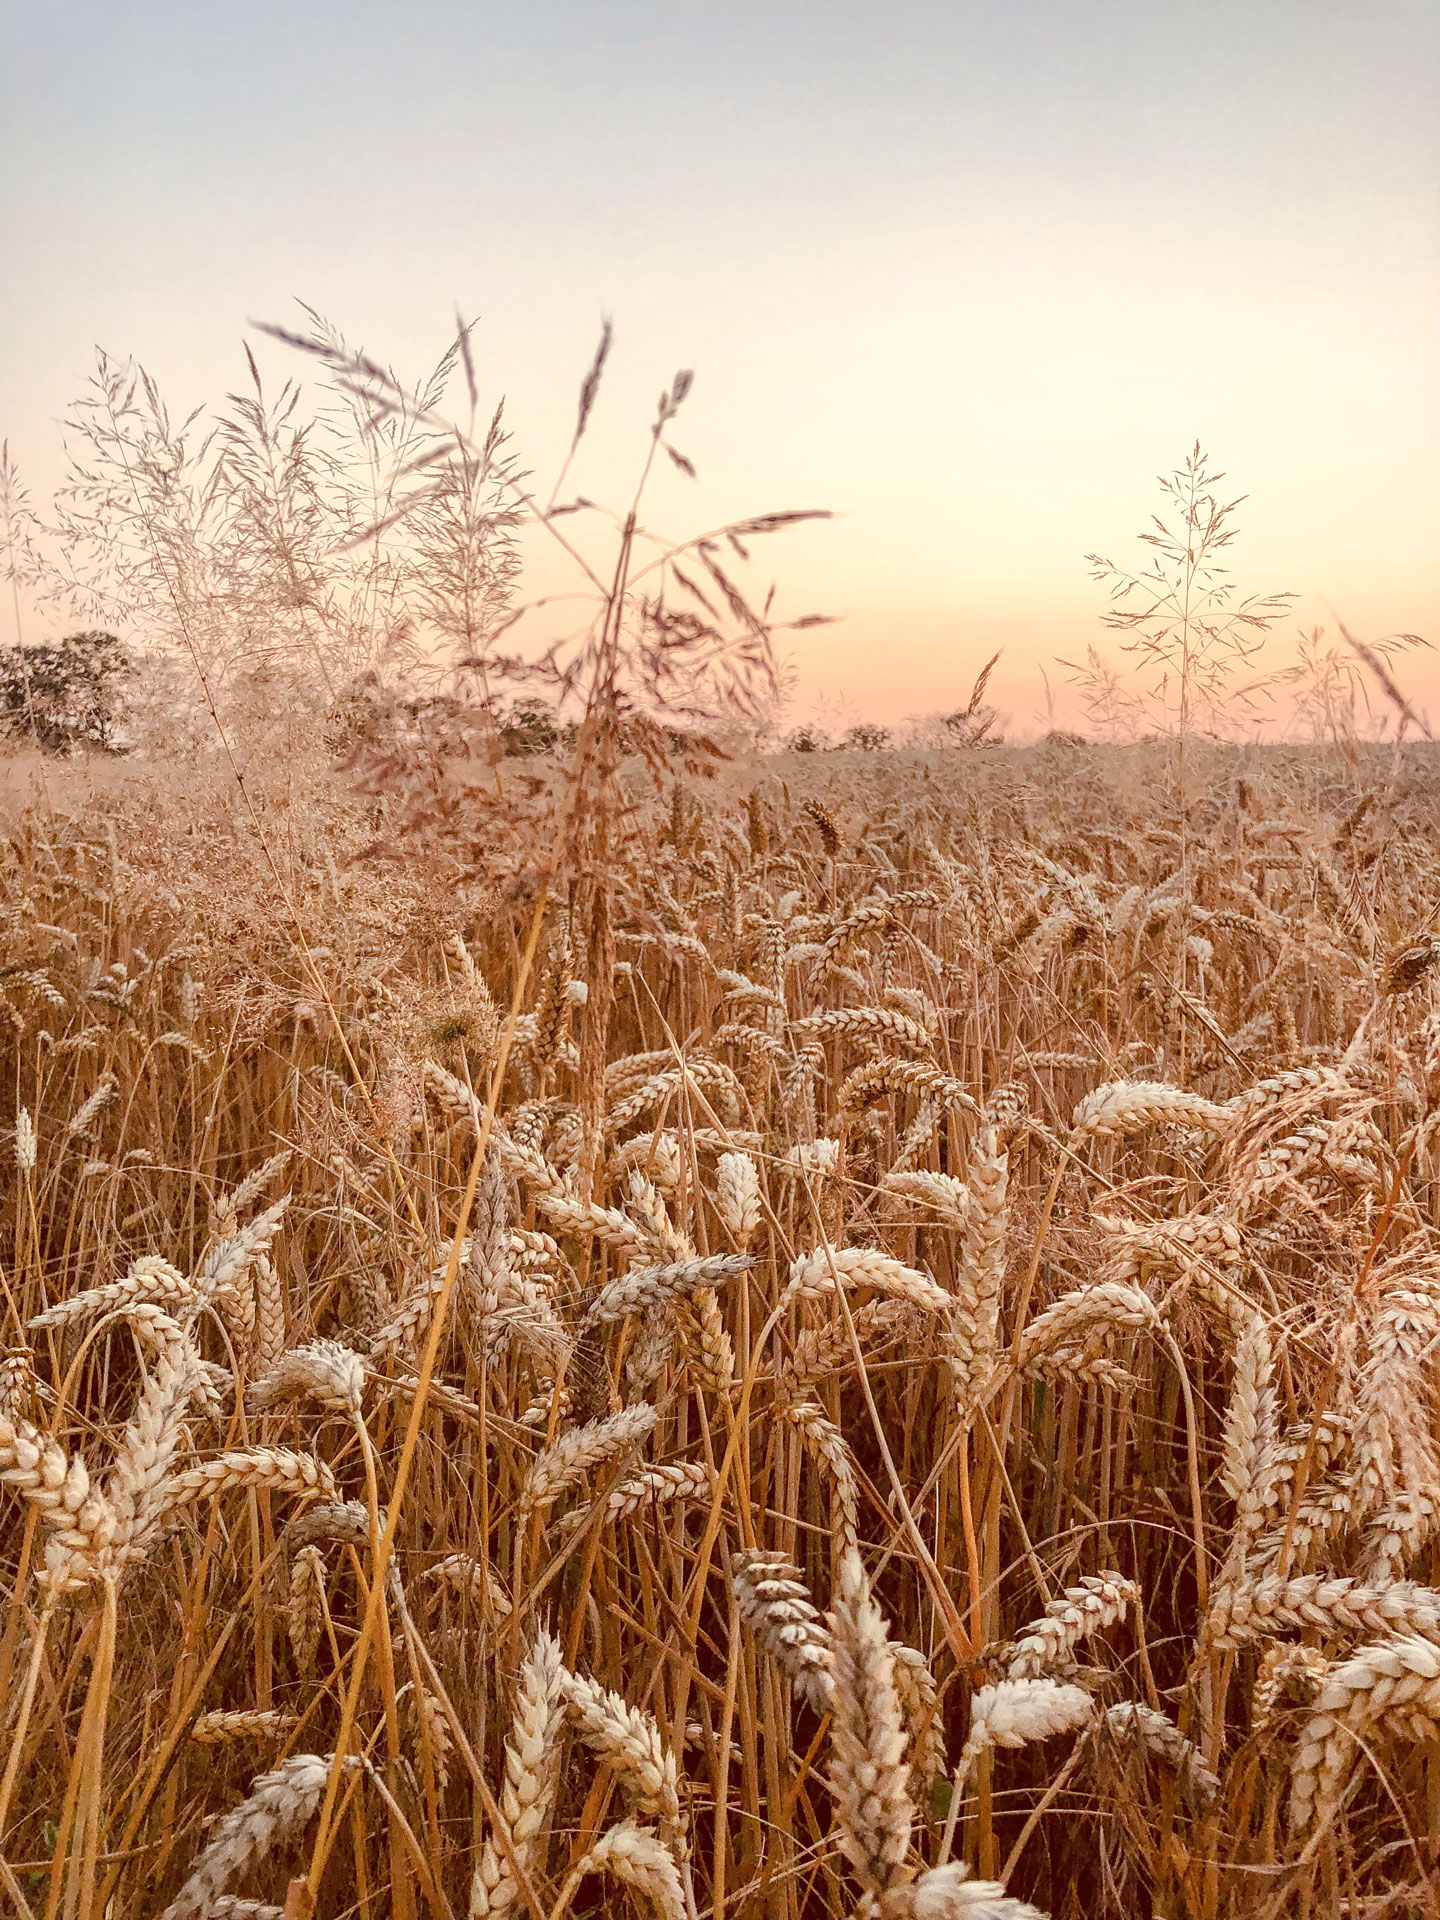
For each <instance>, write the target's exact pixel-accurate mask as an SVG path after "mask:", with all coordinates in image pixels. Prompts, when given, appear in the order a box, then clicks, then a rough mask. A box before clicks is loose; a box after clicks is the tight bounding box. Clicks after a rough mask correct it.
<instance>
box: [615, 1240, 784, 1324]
mask: <svg viewBox="0 0 1440 1920" xmlns="http://www.w3.org/2000/svg"><path fill="white" fill-rule="evenodd" d="M754 1265H755V1256H754V1255H753V1254H749V1253H712V1254H707V1255H705V1256H703V1257H701V1256H697V1257H696V1258H695V1259H693V1260H671V1261H667V1262H666V1263H665V1264H664V1265H663V1266H654V1267H632V1268H631V1269H630V1271H629V1272H628V1273H622V1274H621V1275H620V1276H619V1278H618V1279H615V1280H608V1281H607V1282H606V1283H605V1285H604V1286H603V1287H601V1288H600V1290H599V1292H598V1293H597V1294H596V1295H595V1298H594V1299H593V1300H592V1301H591V1303H590V1309H589V1313H588V1315H587V1318H588V1319H590V1320H591V1321H592V1322H604V1321H609V1320H623V1319H624V1318H625V1316H626V1314H627V1313H643V1312H645V1310H646V1309H647V1308H649V1307H655V1306H660V1305H662V1304H663V1303H664V1302H666V1301H670V1300H674V1299H676V1298H677V1297H678V1296H680V1295H682V1294H687V1293H695V1292H698V1291H699V1290H700V1289H701V1288H702V1287H718V1286H723V1285H724V1283H725V1282H726V1281H727V1280H733V1279H734V1278H735V1276H736V1274H740V1273H749V1271H750V1270H751V1268H752V1267H753V1266H754Z"/></svg>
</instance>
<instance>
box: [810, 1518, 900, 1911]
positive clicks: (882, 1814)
mask: <svg viewBox="0 0 1440 1920" xmlns="http://www.w3.org/2000/svg"><path fill="white" fill-rule="evenodd" d="M831 1652H832V1658H833V1662H834V1666H833V1672H834V1702H833V1707H832V1712H833V1715H834V1721H833V1730H832V1734H831V1760H830V1786H831V1791H832V1792H833V1793H834V1796H835V1817H836V1820H837V1821H838V1823H839V1827H840V1847H841V1851H842V1852H843V1853H844V1854H845V1857H846V1858H847V1859H848V1860H849V1862H850V1864H851V1866H852V1867H853V1868H854V1869H855V1875H856V1878H857V1879H858V1880H859V1881H860V1884H861V1886H862V1887H863V1888H864V1889H865V1892H866V1893H867V1894H868V1895H870V1896H871V1897H872V1899H875V1900H881V1899H883V1898H884V1896H885V1894H886V1893H887V1892H888V1891H889V1890H890V1889H891V1888H893V1887H896V1886H898V1885H901V1884H903V1883H904V1882H905V1881H906V1880H907V1879H908V1878H909V1875H908V1873H907V1870H906V1856H907V1855H908V1853H909V1851H910V1829H911V1826H912V1825H913V1823H914V1819H915V1808H914V1805H913V1803H912V1802H911V1799H910V1788H909V1781H908V1778H907V1775H908V1768H907V1765H906V1760H905V1728H904V1722H903V1720H902V1717H901V1712H900V1699H899V1695H898V1694H897V1692H896V1689H895V1662H894V1656H893V1654H892V1653H891V1651H890V1643H889V1639H888V1637H887V1635H886V1630H885V1622H884V1620H883V1619H882V1618H881V1615H880V1610H879V1608H878V1607H877V1606H876V1605H875V1603H874V1601H873V1600H872V1599H871V1598H870V1589H869V1584H868V1582H867V1581H866V1578H865V1573H864V1569H863V1567H862V1566H861V1563H860V1556H859V1554H857V1553H851V1554H847V1555H846V1557H845V1559H844V1561H843V1562H842V1564H841V1568H840V1583H839V1593H838V1595H837V1598H836V1603H835V1610H834V1617H833V1623H832V1627H831Z"/></svg>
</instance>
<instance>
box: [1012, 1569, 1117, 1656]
mask: <svg viewBox="0 0 1440 1920" xmlns="http://www.w3.org/2000/svg"><path fill="white" fill-rule="evenodd" d="M1139 1604H1140V1589H1139V1588H1138V1587H1137V1586H1136V1585H1135V1582H1134V1581H1133V1580H1127V1579H1126V1577H1125V1575H1124V1574H1123V1573H1088V1574H1086V1575H1085V1576H1084V1578H1083V1579H1082V1580H1081V1581H1080V1582H1079V1584H1078V1585H1076V1586H1073V1587H1067V1588H1066V1589H1065V1591H1064V1593H1062V1594H1061V1595H1060V1597H1059V1599H1057V1600H1052V1601H1051V1602H1050V1604H1049V1605H1048V1606H1047V1607H1046V1609H1045V1612H1044V1613H1043V1614H1042V1616H1041V1617H1040V1619H1038V1620H1033V1621H1031V1623H1030V1625H1029V1626H1028V1627H1022V1628H1021V1629H1020V1632H1019V1634H1018V1635H1017V1636H1016V1641H1015V1651H1014V1653H1013V1654H1012V1655H1011V1657H1010V1664H1009V1666H1008V1667H1007V1669H1006V1675H1005V1677H1006V1679H1007V1680H1036V1679H1039V1678H1040V1677H1041V1675H1042V1674H1046V1673H1053V1672H1054V1671H1055V1670H1056V1668H1058V1667H1064V1666H1066V1665H1068V1664H1069V1662H1070V1660H1071V1658H1072V1656H1073V1655H1074V1652H1075V1649H1076V1648H1077V1647H1078V1646H1079V1645H1080V1643H1081V1642H1082V1641H1084V1640H1088V1639H1089V1638H1090V1636H1091V1634H1094V1633H1103V1632H1104V1630H1105V1628H1106V1627H1110V1626H1113V1625H1114V1624H1115V1622H1116V1621H1117V1620H1123V1619H1124V1618H1125V1616H1126V1614H1127V1613H1128V1612H1129V1611H1130V1609H1131V1608H1132V1607H1138V1606H1139Z"/></svg>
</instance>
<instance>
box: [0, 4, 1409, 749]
mask: <svg viewBox="0 0 1440 1920" xmlns="http://www.w3.org/2000/svg"><path fill="white" fill-rule="evenodd" d="M1437 76H1440V8H1436V7H1435V6H1434V5H1433V4H1429V5H1423V6H1422V5H1418V4H1414V5H1410V4H1393V3H1387V0H1376V3H1374V4H1366V5H1364V6H1359V5H1346V6H1338V5H1331V4H1317V3H1316V0H1311V3H1310V4H1304V5H1297V4H1289V3H1288V0H1285V3H1276V0H1270V3H1268V4H1267V0H1251V3H1250V4H1246V5H1238V4H1218V5H1206V6H1200V5H1191V4H1168V5H1165V6H1161V7H1157V6H1155V5H1153V4H1148V5H1143V6H1142V5H1137V4H1116V3H1115V0H1099V3H1098V4H1096V3H1086V4H1071V5H1053V4H1052V5H1023V4H1014V3H1013V0H1012V4H1009V5H1003V6H1002V5H974V4H953V5H948V6H943V5H928V4H915V0H892V3H891V4H889V5H887V6H883V7H877V6H874V5H866V6H856V5H848V4H846V5H828V6H818V5H794V4H792V5H789V6H780V7H776V6H774V5H769V6H763V7H762V6H758V5H752V4H738V5H726V6H724V7H721V6H718V5H713V6H712V5H704V6H699V5H684V4H669V5H664V6H661V5H650V4H609V5H598V4H597V5H566V4H558V3H557V0H538V3H537V0H531V4H528V5H526V6H523V7H520V8H506V9H501V8H499V7H496V6H492V5H488V4H480V5H469V6H465V5H458V4H438V3H433V0H432V4H428V5H423V4H422V5H417V4H409V5H406V6H404V7H400V6H384V5H376V4H356V3H355V0H351V3H350V4H346V5H338V4H335V5H330V4H318V3H317V0H294V3H293V4H291V5H288V6H279V5H272V4H254V5H250V6H247V7H245V8H219V7H216V6H213V5H205V6H199V7H197V6H196V5H194V4H193V0H188V3H187V4H183V5H182V4H165V5H157V4H151V3H149V0H126V4H124V5H116V4H113V3H112V4H108V5H101V4H94V3H93V0H80V3H78V4H77V3H74V0H67V4H65V5H63V6H62V5H56V4H54V0H50V4H45V5H37V4H33V0H11V3H10V4H9V5H8V6H7V7H6V8H5V9H4V12H3V15H0V149H3V170H0V179H3V182H4V197H3V213H4V225H3V231H4V235H5V255H4V257H5V278H6V288H7V295H8V297H7V299H6V301H5V307H4V316H3V322H0V432H5V433H8V434H9V436H10V439H11V445H12V450H13V451H15V452H16V453H17V454H18V455H19V456H20V458H21V460H22V461H23V462H24V464H25V466H26V467H27V469H28V470H29V471H30V472H31V473H32V474H33V475H34V477H35V478H36V480H37V482H48V481H49V480H51V479H53V477H54V474H55V471H56V469H57V452H56V436H55V432H54V429H53V427H52V426H51V424H50V423H51V422H52V421H53V420H54V418H55V417H56V416H58V415H59V414H60V413H61V412H62V411H63V408H64V406H65V403H66V401H67V400H68V399H69V397H70V396H71V395H72V394H73V393H74V392H75V391H76V390H77V389H78V387H79V385H80V383H81V381H82V379H83V377H84V374H85V371H86V368H87V365H88V362H89V359H90V355H91V351H92V348H93V345H94V343H96V342H97V341H98V342H101V343H103V344H104V345H106V346H107V347H108V348H110V349H111V350H112V351H113V352H117V353H121V354H123V353H127V352H131V353H134V354H135V355H136V356H137V357H139V358H140V359H142V360H143V361H144V362H145V363H146V364H147V365H148V366H149V367H150V368H151V369H152V371H153V372H155V373H156V374H157V375H158V377H159V378H160V380H161V382H162V385H163V386H164V387H165V388H166V389H167V391H169V392H171V393H172V394H173V396H174V402H175V405H176V406H177V408H179V407H185V406H188V405H190V404H193V403H194V402H196V401H198V400H201V399H204V398H206V397H209V396H215V395H218V394H220V393H221V392H223V390H224V389H225V388H226V387H227V386H230V385H233V384H234V383H235V381H236V379H237V377H238V374H237V367H238V362H239V356H238V342H239V339H240V336H241V334H242V332H243V330H244V324H245V321H246V319H247V317H250V316H263V317H284V316H285V314H286V312H287V308H288V302H289V300H290V298H291V296H293V295H299V296H301V297H303V298H305V299H307V300H310V301H311V302H313V303H314V304H315V305H317V306H319V307H321V308H322V309H323V310H325V311H326V312H328V313H330V314H331V315H332V316H333V317H334V318H335V319H336V320H337V321H338V322H339V323H340V324H342V325H343V326H344V327H345V329H346V330H347V332H348V333H350V334H351V335H352V337H355V338H358V339H362V340H364V341H365V343H366V344H368V345H369V346H371V347H372V348H373V349H375V350H376V351H378V352H380V353H382V354H384V355H385V356H386V357H388V358H390V359H392V360H394V361H395V362H396V363H397V364H399V365H400V366H402V367H405V368H407V369H409V368H413V369H414V370H415V371H417V372H418V371H419V369H420V368H421V366H422V365H423V364H424V362H425V361H426V360H427V359H429V358H433V356H434V352H435V351H436V350H438V346H439V344H440V343H441V341H442V339H443V336H444V334H445V331H446V329H447V327H448V325H449V321H450V315H451V313H452V311H453V307H454V304H455V302H456V301H457V300H458V301H459V303H460V304H461V305H462V306H463V307H464V308H465V309H466V311H467V312H477V313H479V314H480V315H482V316H483V319H482V325H481V329H480V333H479V336H478V342H479V354H480V359H481V363H482V367H483V369H484V371H485V377H486V380H487V383H488V385H489V386H490V388H491V389H492V391H494V392H497V393H498V392H500V391H503V392H505V393H506V394H507V395H508V396H509V402H510V410H511V417H512V421H513V424H514V426H515V427H516V429H517V434H518V438H519V441H520V444H521V447H522V450H523V451H524V452H525V454H526V456H527V459H528V460H529V461H530V462H531V463H532V464H533V465H534V466H535V467H536V468H537V469H538V470H539V471H540V472H542V473H545V472H548V471H549V470H550V469H551V467H552V466H553V463H554V461H555V459H556V457H557V456H558V453H559V451H560V450H561V448H562V446H563V442H564V440H565V438H566V437H567V435H568V430H569V425H570V422H571V418H572V409H573V403H574V391H575V385H576V382H577V379H578V375H579V373H580V371H581V369H582V367H583V364H584V361H585V359H586V357H587V355H588V352H589V350H590V347H591V345H592V343H593V338H594V333H595V329H596V325H597V322H598V317H599V315H600V313H601V311H602V310H608V311H610V312H611V313H613V314H614V316H615V319H616V323H617V329H618V347H617V355H616V361H615V371H614V381H613V384H612V387H611V389H610V391H609V394H608V396H607V397H608V403H609V410H608V412H607V413H606V414H605V415H604V416H603V420H602V425H601V428H600V431H599V432H598V433H597V437H596V444H595V449H594V452H593V454H592V456H591V458H592V462H593V465H592V468H591V470H590V471H589V472H588V473H587V475H586V483H587V484H588V486H589V488H590V490H592V491H596V492H599V491H605V490H607V480H610V479H611V478H612V476H613V484H611V485H610V486H609V487H608V491H610V492H612V493H618V492H619V491H620V477H621V475H622V474H623V473H624V472H625V471H627V470H628V462H629V459H630V456H631V453H632V451H633V448H634V446H635V444H636V442H637V439H638V434H639V432H640V430H641V429H642V428H643V420H644V416H645V413H646V411H647V410H648V408H649V406H650V405H651V404H652V403H653V398H654V394H655V393H656V391H658V389H659V387H660V386H661V385H662V384H664V382H665V380H666V379H667V378H668V376H669V374H670V373H671V372H672V371H673V369H674V367H675V366H677V365H681V364H688V365H694V366H695V367H696V369H697V376H698V377H697V384H696V390H695V396H694V400H693V402H692V403H691V406H690V407H689V408H688V409H687V417H686V420H685V422H684V430H683V432H682V433H681V434H680V436H679V437H680V440H681V444H683V445H684V447H685V449H686V451H687V452H688V453H689V454H690V455H691V456H692V458H694V459H695V461H696V462H697V464H698V465H699V467H700V470H701V488H700V490H699V493H698V496H697V494H696V493H694V492H693V491H688V492H687V490H686V489H685V488H684V487H683V486H682V484H681V483H680V482H679V481H678V480H676V481H674V482H671V481H669V480H668V479H667V481H666V483H665V484H666V489H667V491H666V492H665V493H664V495H663V496H662V499H661V501H660V502H659V503H658V505H659V506H660V507H661V508H663V510H664V511H665V512H667V513H669V514H670V515H671V517H672V522H673V524H675V525H677V526H681V527H688V526H691V525H695V526H698V525H701V524H709V523H710V522H712V521H713V520H715V519H716V518H718V517H721V516H723V515H726V514H729V513H732V512H736V513H740V512H748V511H752V510H763V509H768V508H771V507H775V506H781V505H797V506H808V505H815V504H825V505H829V506H833V507H835V508H838V509H841V510H842V511H843V513H844V515H845V517H844V519H843V520H842V521H840V522H838V523H836V524H835V525H833V526H830V527H821V528H817V529H815V530H813V531H807V532H805V533H803V534H800V535H797V536H795V537H794V538H792V539H791V540H790V541H789V543H788V545H785V546H780V545H777V546H776V547H775V548H774V550H773V556H772V557H773V561H774V564H775V566H776V569H777V571H778V573H779V576H780V578H781V581H782V585H783V586H784V587H785V588H786V590H787V593H788V596H789V599H790V601H791V604H792V606H793V608H794V610H796V611H804V610H808V609H809V608H810V607H814V606H823V607H825V608H827V609H828V610H831V611H836V612H842V613H845V614H846V615H847V616H848V617H847V619H846V620H845V621H844V623H843V624H842V625H840V626H838V627H834V628H828V629H824V630H821V632H820V633H819V634H817V635H815V636H814V637H813V638H811V639H810V640H809V641H808V642H807V643H806V644H805V645H804V646H803V647H797V649H796V651H797V658H798V664H799V666H800V668H801V674H802V685H803V688H804V698H805V699H806V700H812V699H816V698H820V697H826V698H831V699H834V698H838V697H844V698H848V699H849V700H850V701H851V702H852V703H853V705H854V706H855V708H856V709H857V710H859V709H864V710H867V711H870V710H880V711H883V712H885V713H886V714H887V715H889V716H897V715H899V714H902V713H905V712H910V711H916V710H920V709H923V708H926V707H933V706H937V705H945V704H953V699H952V694H953V695H954V697H956V698H958V697H962V696H963V693H964V690H965V689H964V686H963V685H961V684H960V683H961V682H962V681H964V680H965V677H966V671H967V669H968V668H969V667H970V666H971V665H972V664H973V661H974V660H975V658H976V657H983V654H984V652H987V651H990V650H992V648H993V646H994V645H999V644H1001V643H1002V642H1003V643H1004V644H1005V645H1006V647H1007V658H1006V662H1005V666H1004V668H1003V669H1002V670H1001V672H1000V673H999V674H998V675H997V681H998V683H999V684H998V686H997V691H998V692H999V694H1000V695H1001V698H1002V703H1004V704H1006V705H1008V706H1009V707H1010V708H1011V709H1012V711H1014V712H1015V714H1016V716H1017V719H1020V720H1022V721H1023V720H1025V719H1026V718H1027V717H1028V716H1029V715H1030V714H1031V712H1032V711H1033V709H1034V707H1035V705H1036V701H1037V698H1038V691H1037V690H1038V684H1039V682H1038V671H1037V664H1038V662H1039V661H1040V660H1042V659H1043V658H1045V657H1046V656H1047V655H1048V654H1050V653H1053V652H1055V651H1059V652H1073V651H1074V650H1075V649H1076V648H1077V647H1078V646H1083V645H1084V644H1085V642H1086V641H1087V640H1089V639H1092V638H1097V637H1098V635H1099V630H1098V626H1097V623H1096V618H1095V616H1096V612H1097V610H1098V605H1099V600H1098V597H1097V589H1095V588H1094V587H1093V586H1092V585H1091V584H1090V583H1089V582H1088V580H1087V579H1086V575H1085V568H1084V565H1083V560H1082V555H1083V554H1084V552H1085V551H1087V550H1089V549H1091V548H1095V547H1099V548H1100V549H1101V550H1102V551H1105V552H1112V553H1114V554H1115V555H1116V557H1117V558H1118V557H1120V555H1121V553H1128V552H1129V551H1130V550H1131V546H1132V543H1131V538H1130V536H1131V535H1132V533H1133V531H1134V530H1136V529H1137V528H1139V527H1140V526H1141V525H1143V524H1144V521H1145V517H1146V516H1147V514H1148V513H1149V511H1150V509H1151V506H1152V504H1154V501H1153V495H1154V487H1153V476H1154V474H1155V473H1156V472H1157V471H1158V470H1159V469H1161V468H1162V467H1163V468H1168V467H1170V466H1172V465H1173V464H1175V463H1176V462H1177V461H1178V460H1179V459H1180V458H1181V457H1182V455H1183V452H1184V451H1185V449H1186V448H1187V447H1188V445H1189V443H1190V442H1191V441H1192V440H1193V439H1194V438H1195V436H1196V435H1197V434H1199V435H1200V436H1201V437H1202V438H1203V439H1204V440H1205V441H1206V443H1207V444H1208V445H1210V446H1212V448H1213V451H1214V454H1215V456H1216V459H1217V463H1218V464H1220V465H1222V466H1224V467H1225V468H1227V469H1228V471H1229V472H1230V474H1231V476H1232V479H1233V480H1234V482H1235V483H1236V490H1237V491H1248V492H1249V493H1250V494H1251V496H1252V502H1251V505H1250V506H1248V507H1247V508H1246V509H1245V510H1244V519H1243V526H1244V528H1245V531H1244V533H1243V534H1242V538H1241V540H1240V542H1239V543H1237V547H1236V550H1235V558H1236V568H1237V573H1239V574H1241V576H1242V578H1243V579H1244V581H1245V582H1246V583H1247V584H1251V585H1254V586H1255V587H1257V588H1265V589H1269V588H1278V587H1286V586H1290V587H1295V588H1297V589H1299V590H1300V591H1301V592H1302V594H1303V595H1305V596H1306V612H1307V614H1311V615H1313V617H1315V618H1320V619H1324V618H1325V617H1326V615H1325V612H1324V606H1323V603H1324V602H1325V601H1327V600H1328V601H1331V602H1333V603H1335V604H1336V605H1337V607H1338V610H1339V611H1340V612H1341V613H1342V615H1343V616H1344V617H1345V618H1346V619H1347V621H1348V622H1349V623H1351V624H1352V625H1355V626H1357V627H1359V628H1362V629H1364V630H1366V631H1369V632H1371V633H1376V632H1381V631H1385V630H1386V629H1388V628H1391V627H1395V626H1406V627H1416V626H1420V627H1421V628H1422V629H1423V628H1424V626H1425V624H1426V622H1427V621H1428V622H1429V624H1430V626H1431V628H1432V630H1433V629H1435V628H1436V626H1437V624H1440V623H1437V622H1436V619H1435V616H1436V614H1437V612H1440V571H1437V562H1436V557H1435V555H1436V546H1435V542H1434V540H1433V529H1434V526H1435V524H1436V519H1437V511H1440V466H1437V457H1436V445H1437V438H1436V430H1437V426H1440V378H1437V374H1436V371H1435V356H1434V343H1435V339H1436V328H1437V323H1440V259H1437V242H1440V112H1437V104H1440V103H1437V94H1440V77H1437ZM607 463H612V464H608V465H607ZM1437 637H1440V635H1437ZM952 682H953V685H952Z"/></svg>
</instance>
